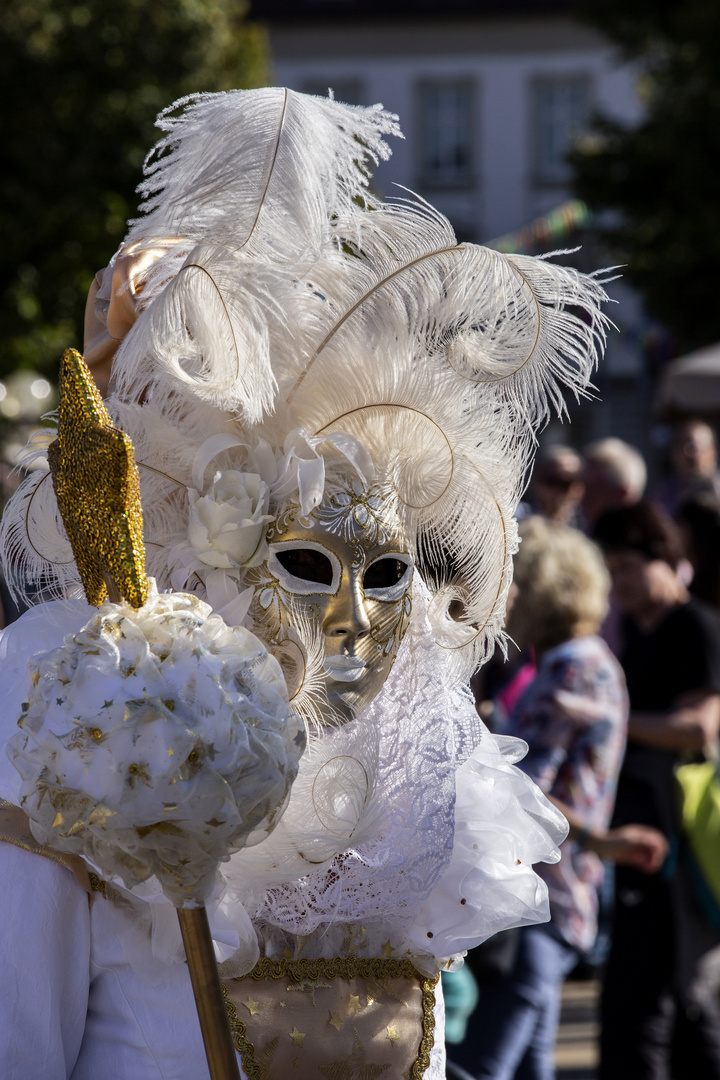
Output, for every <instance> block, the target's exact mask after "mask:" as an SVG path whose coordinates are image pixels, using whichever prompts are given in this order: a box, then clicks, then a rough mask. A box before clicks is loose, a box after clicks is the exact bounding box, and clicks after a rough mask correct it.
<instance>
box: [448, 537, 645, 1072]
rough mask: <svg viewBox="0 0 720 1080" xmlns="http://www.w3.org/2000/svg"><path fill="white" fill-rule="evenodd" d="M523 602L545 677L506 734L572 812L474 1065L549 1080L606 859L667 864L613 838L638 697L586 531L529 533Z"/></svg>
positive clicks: (485, 1005) (488, 1004)
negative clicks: (604, 630) (603, 633)
mask: <svg viewBox="0 0 720 1080" xmlns="http://www.w3.org/2000/svg"><path fill="white" fill-rule="evenodd" d="M521 535H522V544H521V547H520V551H519V553H518V555H517V557H516V561H515V583H516V587H517V594H516V597H515V600H514V604H513V608H512V611H511V614H510V620H509V625H508V628H509V631H510V634H511V636H512V637H513V638H514V639H515V640H516V641H517V642H518V644H520V645H521V646H523V645H531V646H532V647H533V648H534V650H535V653H536V657H537V662H538V668H537V673H536V676H535V678H534V679H533V681H532V682H531V683H530V685H529V686H528V687H527V688H526V690H525V691H524V693H523V694H522V696H521V697H520V699H519V700H518V702H517V703H516V705H515V708H514V710H513V712H512V714H511V716H510V718H509V720H508V722H507V724H506V727H505V730H504V733H506V734H509V735H515V736H519V737H520V738H522V739H525V741H526V742H527V743H528V747H529V749H528V754H527V756H526V757H525V758H524V760H523V761H521V762H520V763H519V765H520V768H521V769H523V770H524V771H525V772H526V773H528V775H529V776H530V777H531V778H532V779H533V780H534V781H535V783H537V784H538V785H539V786H540V787H541V788H542V790H543V791H544V792H545V794H546V795H547V796H548V797H549V798H550V799H551V801H552V802H554V803H555V805H557V806H558V807H559V808H560V809H561V810H562V811H563V812H564V813H565V815H566V817H567V818H568V821H569V823H570V834H569V839H568V840H567V841H566V842H565V844H563V846H562V848H561V852H562V858H561V860H560V862H558V863H557V864H555V865H551V866H543V867H542V868H541V871H540V872H541V875H542V877H543V878H544V879H545V881H546V883H547V885H548V890H549V894H550V911H551V921H550V922H549V923H547V924H545V925H540V926H534V927H523V928H522V929H521V931H520V934H519V939H518V946H517V952H516V956H515V960H514V964H513V967H512V970H511V971H510V973H509V974H508V975H507V976H506V977H505V978H503V979H502V980H501V981H500V982H499V983H498V984H496V985H495V986H494V987H493V991H492V993H490V994H488V995H487V998H486V999H485V998H484V999H483V1000H482V1001H481V1006H480V1009H479V1012H478V1019H479V1023H478V1028H477V1030H476V1031H475V1032H473V1035H472V1045H473V1060H472V1061H469V1060H468V1059H467V1056H465V1060H464V1061H463V1064H464V1065H465V1067H466V1068H468V1067H469V1068H470V1071H471V1072H472V1074H473V1075H474V1076H476V1077H478V1078H480V1077H482V1078H487V1080H490V1078H492V1080H511V1078H512V1077H515V1078H517V1080H520V1078H522V1080H549V1078H551V1077H552V1076H553V1075H554V1067H553V1049H554V1044H555V1035H556V1030H557V1019H558V1012H559V1004H560V989H561V986H562V982H563V980H564V978H565V976H566V975H567V974H568V972H569V971H570V970H572V968H573V967H574V966H575V965H576V964H577V962H578V960H579V959H580V958H581V956H582V955H583V954H584V953H585V952H587V951H588V950H589V949H590V948H591V947H592V945H593V942H594V940H595V935H596V931H597V887H598V885H599V883H600V881H601V878H602V864H601V861H600V858H601V857H602V858H614V859H616V860H617V861H622V862H632V863H633V864H634V865H637V866H640V867H641V868H643V869H652V868H655V869H657V867H658V866H659V865H660V864H661V863H662V860H663V858H664V855H665V845H664V841H663V840H662V837H660V835H659V834H658V833H656V832H655V830H652V829H645V828H643V827H641V826H635V825H628V826H625V827H624V829H622V830H608V829H607V825H608V822H609V820H610V816H611V813H612V809H613V803H614V799H615V789H616V785H617V778H618V774H619V771H620V766H621V763H622V758H623V752H624V748H625V737H626V729H627V718H628V699H627V691H626V689H625V680H624V677H623V673H622V669H621V667H620V665H619V664H618V662H617V660H616V659H615V657H614V656H613V654H612V653H611V652H610V650H609V649H608V647H607V645H606V644H605V642H604V641H603V640H602V638H600V637H599V636H598V629H599V626H600V623H601V622H602V619H603V617H604V615H605V612H606V610H607V598H608V591H609V579H608V575H607V571H606V570H605V567H604V564H603V560H602V557H601V555H600V553H599V551H598V550H597V549H596V548H595V546H594V545H593V544H592V543H591V542H590V541H589V540H588V539H587V538H586V537H584V536H583V535H582V534H581V533H580V532H578V531H577V530H575V529H571V528H569V527H567V526H564V525H559V524H557V523H554V522H548V521H546V520H544V519H542V518H540V517H532V518H528V519H526V521H524V522H523V523H522V525H521Z"/></svg>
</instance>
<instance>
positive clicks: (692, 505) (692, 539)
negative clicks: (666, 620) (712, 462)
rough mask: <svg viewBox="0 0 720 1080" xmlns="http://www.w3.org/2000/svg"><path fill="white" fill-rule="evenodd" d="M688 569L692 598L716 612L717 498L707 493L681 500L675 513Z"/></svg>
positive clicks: (719, 590)
mask: <svg viewBox="0 0 720 1080" xmlns="http://www.w3.org/2000/svg"><path fill="white" fill-rule="evenodd" d="M675 521H676V523H677V525H678V527H679V529H680V534H681V536H682V541H683V548H684V550H685V555H686V557H687V559H688V561H689V562H690V565H691V567H692V578H691V580H690V584H689V586H688V588H689V591H690V593H691V594H692V596H695V597H697V599H698V600H704V601H705V603H706V604H711V605H712V606H713V607H714V608H716V609H717V610H719V611H720V498H718V496H717V495H715V494H714V493H712V492H710V491H706V492H703V493H698V494H697V495H693V496H691V497H690V498H686V499H683V501H682V502H681V503H680V505H679V506H678V507H677V509H676V510H675Z"/></svg>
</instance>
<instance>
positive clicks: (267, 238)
mask: <svg viewBox="0 0 720 1080" xmlns="http://www.w3.org/2000/svg"><path fill="white" fill-rule="evenodd" d="M158 124H159V126H160V127H161V128H163V129H164V130H165V131H166V133H167V134H166V136H165V138H164V139H163V140H162V141H161V142H160V143H159V144H158V146H157V147H156V149H155V151H154V152H153V154H151V155H150V157H149V159H148V162H147V163H146V179H145V180H144V182H143V184H142V185H141V188H140V191H141V193H142V195H143V200H144V201H143V203H142V205H141V208H140V209H141V215H140V216H139V217H138V219H137V220H136V221H134V222H132V223H131V227H130V231H129V233H128V236H127V238H126V242H125V250H128V246H130V245H132V246H134V249H135V250H137V251H138V252H142V251H151V250H152V249H158V251H159V253H160V254H159V256H158V257H157V258H156V259H155V261H154V262H153V263H152V265H151V266H150V268H149V269H148V270H147V271H146V272H145V274H144V278H143V288H142V292H141V293H140V294H139V297H138V306H139V310H140V314H139V317H138V319H137V322H136V323H135V325H134V327H133V328H132V330H131V331H130V332H129V333H128V334H127V336H126V338H125V340H124V342H123V344H122V346H121V347H120V349H119V351H118V353H117V356H116V358H115V362H114V368H113V390H112V394H111V397H110V399H109V400H108V407H109V409H110V411H111V413H112V414H113V415H114V417H115V418H116V421H117V422H118V424H119V426H120V427H122V428H123V429H124V430H125V431H126V432H127V433H128V435H129V436H130V437H131V439H132V440H133V442H134V444H135V450H136V458H137V460H138V462H139V463H140V465H141V469H140V472H141V481H142V485H143V508H144V516H145V539H146V545H147V556H148V569H149V572H150V573H152V574H153V575H154V576H155V577H156V578H157V579H158V584H159V586H160V587H163V586H164V587H169V586H171V585H172V584H173V576H172V573H173V572H172V565H173V564H172V559H171V558H170V553H171V552H173V551H175V552H177V550H178V545H180V546H181V545H182V543H183V540H184V538H185V536H186V533H187V517H188V490H189V489H193V488H195V487H196V484H197V473H198V468H197V464H198V454H200V457H201V458H202V457H207V450H206V449H205V450H204V449H203V448H204V447H205V448H207V446H208V445H210V446H211V447H212V448H213V450H214V451H216V455H215V456H216V461H217V462H218V463H219V467H225V468H235V469H237V468H239V467H243V463H245V465H247V462H248V461H250V460H251V459H252V460H253V461H254V462H255V465H254V467H257V464H256V463H257V455H258V453H260V450H259V448H268V449H269V453H270V454H271V455H272V454H274V455H275V465H274V466H273V468H275V470H276V475H277V476H280V474H281V473H282V470H283V469H285V473H282V475H286V474H287V469H288V462H289V461H291V460H292V461H294V462H295V463H296V464H297V469H298V476H299V475H300V472H301V470H302V468H303V467H304V466H303V462H305V464H307V461H305V458H303V454H305V456H306V458H307V460H308V461H310V463H311V464H312V465H313V467H315V466H316V464H317V462H318V461H320V462H322V460H323V455H324V453H325V452H326V451H327V449H328V447H329V448H330V449H331V450H332V452H333V453H336V452H337V451H338V448H339V449H340V450H342V451H343V453H348V454H349V455H350V456H351V458H352V459H353V461H354V464H355V465H356V467H358V468H360V467H361V466H360V465H358V462H359V460H360V458H363V460H366V459H367V456H368V455H369V458H370V459H372V464H373V466H374V469H375V478H374V481H373V482H374V483H375V484H376V485H377V486H378V487H379V489H380V490H381V492H382V494H383V496H384V497H385V499H386V500H387V501H388V504H389V505H390V506H391V508H392V510H393V512H394V515H396V517H397V520H398V521H399V523H400V527H401V529H402V531H403V532H404V533H405V535H406V537H407V540H408V543H409V545H410V547H411V550H413V552H414V554H415V556H416V557H417V559H418V562H419V564H420V566H421V567H423V566H424V567H425V568H426V569H427V572H428V573H427V576H428V578H429V579H430V580H431V581H432V584H433V588H434V590H435V598H434V600H433V602H432V604H431V621H432V625H433V627H434V632H435V634H436V637H437V640H438V641H439V643H440V644H442V645H443V646H444V647H445V648H446V649H448V650H452V651H453V652H454V653H455V654H456V656H457V658H458V663H459V665H460V666H462V667H467V668H472V667H474V666H475V665H476V664H477V663H478V662H479V660H481V659H482V658H483V657H484V656H486V655H487V653H488V651H489V650H490V649H491V648H492V645H493V642H494V640H495V637H496V635H497V633H498V632H499V630H500V628H501V624H502V618H503V613H504V608H505V597H506V593H507V588H508V585H509V581H510V576H511V558H510V556H511V554H512V552H513V551H514V550H515V546H516V542H517V541H516V530H515V523H514V518H513V513H514V510H515V507H516V505H517V501H518V498H519V495H520V492H521V490H522V487H523V484H524V482H525V478H526V474H527V468H528V464H529V461H530V458H531V455H532V452H533V447H534V441H535V431H536V429H537V428H538V426H540V425H542V424H543V423H544V422H545V421H546V420H547V418H548V416H549V415H550V412H551V410H557V411H560V412H561V411H562V410H563V407H564V406H563V398H562V391H563V388H569V389H570V390H571V391H573V392H574V393H576V394H577V393H581V392H582V391H583V388H584V387H585V386H586V385H587V383H588V380H589V378H590V374H591V372H592V369H593V367H594V365H595V363H596V361H597V357H598V351H599V349H600V348H601V347H602V344H603V342H604V337H605V330H606V325H607V320H606V318H605V316H604V315H603V314H602V313H601V310H600V305H601V303H602V302H603V301H604V300H606V299H607V297H606V294H605V292H604V290H603V288H602V285H601V283H600V282H599V280H598V279H597V278H594V277H587V276H583V275H580V274H578V273H576V272H575V271H574V270H570V269H565V268H562V267H559V266H557V265H555V264H553V263H551V262H548V261H547V260H544V259H537V258H531V257H527V256H519V255H516V256H512V255H502V254H499V253H498V252H496V251H492V250H489V249H487V248H483V247H478V246H476V245H473V244H458V242H457V240H456V238H455V235H454V233H453V231H452V229H451V227H450V224H449V223H448V221H447V220H446V219H445V218H444V217H443V216H442V215H440V214H439V213H437V212H436V211H435V210H434V209H433V208H432V207H430V206H429V205H428V204H427V203H425V202H422V201H420V200H415V199H412V198H408V199H403V200H399V201H397V202H393V203H383V202H381V201H380V200H379V199H377V198H376V197H375V196H374V195H373V194H372V192H371V190H370V189H369V187H368V176H369V169H370V165H371V163H373V162H375V163H376V162H377V161H379V160H380V159H384V158H387V157H388V155H389V149H388V147H387V144H386V142H385V139H384V137H385V136H386V135H390V134H394V135H398V134H399V130H398V127H397V120H396V118H395V117H394V116H391V115H390V114H388V113H386V112H384V111H383V110H382V108H381V107H380V106H375V107H373V108H370V109H366V108H359V107H352V106H348V105H341V104H338V103H336V102H334V101H332V100H330V99H320V98H315V97H308V96H305V95H301V94H296V93H293V92H292V91H289V90H280V89H263V90H255V91H237V92H233V93H227V94H215V95H198V96H194V97H191V98H186V99H183V101H181V102H178V103H176V105H174V106H172V107H171V108H170V109H168V110H166V111H165V112H164V113H162V114H161V115H160V118H159V121H158ZM348 436H350V437H351V439H349V440H348V438H347V437H348ZM208 440H210V442H209V443H208ZM213 440H214V441H213ZM298 440H299V441H298ZM303 440H304V442H303ZM327 440H330V441H329V442H328V441H327ZM343 440H344V441H343ZM300 444H302V445H303V446H305V447H306V448H309V449H307V451H305V450H302V451H298V450H297V447H298V446H299V445H300ZM348 447H350V450H348ZM353 447H354V449H353ZM358 447H359V449H358ZM262 453H265V449H263V450H262ZM293 454H295V457H294V458H293V457H292V455H293ZM363 467H364V466H363ZM274 475H275V474H274ZM314 475H316V474H314ZM272 490H273V489H272V488H271V491H272ZM281 490H282V491H285V493H286V492H287V485H285V487H284V488H283V486H282V484H280V482H279V481H277V485H276V489H275V491H276V493H277V492H280V491H281ZM279 501H280V498H279V495H277V497H276V505H275V507H274V509H275V510H276V511H277V510H278V509H279V505H278V504H279ZM272 509H273V507H271V510H272ZM2 533H3V535H2V537H0V540H1V541H2V545H3V548H4V550H5V553H6V556H5V557H6V559H7V560H8V561H9V562H10V563H16V564H17V563H18V561H19V563H20V565H21V567H22V570H23V573H24V575H25V577H26V580H29V581H32V580H35V581H37V580H43V581H51V582H52V583H53V587H54V588H55V589H56V591H58V592H65V591H66V590H67V588H68V586H70V585H72V584H73V583H75V582H76V581H77V572H76V570H75V567H74V564H73V562H72V555H71V552H70V547H69V544H68V543H67V540H66V539H65V536H64V532H63V529H62V524H61V522H60V520H59V517H58V514H57V509H56V506H55V501H54V495H53V492H52V487H51V485H50V484H49V483H45V482H44V481H43V480H42V479H39V477H38V475H37V474H35V475H33V476H32V477H31V478H30V479H29V480H28V481H26V482H25V484H24V485H23V486H22V487H21V488H20V489H19V491H18V493H17V494H16V496H15V497H14V499H13V500H12V502H11V504H10V506H9V509H8V512H7V514H6V518H5V521H4V524H3V527H2ZM240 576H241V575H240ZM236 577H237V575H236ZM195 578H196V580H193V581H191V582H188V583H187V584H188V587H190V588H192V589H196V590H197V591H198V592H200V593H201V594H203V592H204V591H208V588H209V586H208V582H207V581H206V580H205V578H204V576H203V574H202V572H200V573H197V574H196V575H195ZM454 598H458V599H460V600H461V601H462V602H463V604H464V610H465V614H464V615H463V617H462V620H461V621H460V622H456V621H454V620H453V619H451V618H450V617H449V614H448V610H449V607H450V601H451V600H452V599H454Z"/></svg>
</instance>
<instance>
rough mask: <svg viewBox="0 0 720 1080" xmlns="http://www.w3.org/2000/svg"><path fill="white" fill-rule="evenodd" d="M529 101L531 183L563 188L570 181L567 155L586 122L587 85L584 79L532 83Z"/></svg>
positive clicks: (587, 108) (548, 79)
mask: <svg viewBox="0 0 720 1080" xmlns="http://www.w3.org/2000/svg"><path fill="white" fill-rule="evenodd" d="M532 98H533V108H532V111H531V115H532V120H533V144H534V146H533V166H534V168H533V173H534V179H535V180H536V182H537V183H540V184H565V183H567V181H568V180H569V179H570V166H569V164H568V160H567V155H568V153H569V151H570V149H571V148H572V144H573V140H574V139H575V138H576V137H577V135H578V134H579V133H580V132H581V131H582V129H583V128H584V127H585V126H586V124H587V120H588V113H589V109H590V85H589V81H588V79H587V78H586V77H585V76H584V75H576V76H567V77H560V78H539V79H535V80H534V81H533V84H532Z"/></svg>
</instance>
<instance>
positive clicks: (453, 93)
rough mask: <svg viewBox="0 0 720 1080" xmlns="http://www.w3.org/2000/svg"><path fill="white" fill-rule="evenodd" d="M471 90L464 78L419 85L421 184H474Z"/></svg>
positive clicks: (444, 186)
mask: <svg viewBox="0 0 720 1080" xmlns="http://www.w3.org/2000/svg"><path fill="white" fill-rule="evenodd" d="M474 90H475V88H474V85H473V83H472V82H470V81H469V80H467V79H464V80H461V81H453V82H450V81H443V82H423V83H421V84H420V87H419V103H420V141H419V145H420V154H421V160H420V182H421V184H422V185H423V187H432V188H459V187H472V186H473V158H474V154H473V143H474V132H473V120H474V112H475V109H474Z"/></svg>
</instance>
